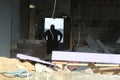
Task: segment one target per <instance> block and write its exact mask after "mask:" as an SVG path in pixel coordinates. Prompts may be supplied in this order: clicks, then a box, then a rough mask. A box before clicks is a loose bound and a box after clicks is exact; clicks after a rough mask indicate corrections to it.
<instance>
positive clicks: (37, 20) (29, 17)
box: [0, 0, 120, 58]
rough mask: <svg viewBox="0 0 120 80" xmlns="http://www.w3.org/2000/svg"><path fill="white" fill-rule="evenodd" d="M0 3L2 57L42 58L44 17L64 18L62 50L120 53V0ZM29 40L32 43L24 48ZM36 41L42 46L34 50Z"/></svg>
mask: <svg viewBox="0 0 120 80" xmlns="http://www.w3.org/2000/svg"><path fill="white" fill-rule="evenodd" d="M0 4H1V8H0V10H1V12H2V13H0V17H1V22H0V26H1V29H0V33H1V34H0V35H1V36H3V37H2V39H1V41H0V44H1V45H0V48H1V50H0V53H1V56H6V57H15V54H16V53H28V54H29V53H30V54H29V55H31V54H32V53H33V54H34V55H32V56H35V57H38V56H39V57H40V58H43V56H42V53H43V54H46V46H45V45H43V44H44V41H43V32H44V30H45V18H54V19H55V18H62V19H64V27H63V33H64V38H63V42H62V43H61V44H60V45H59V50H60V51H75V52H80V51H83V52H98V53H115V54H119V53H120V10H119V8H120V1H119V0H4V1H1V3H0ZM27 41H28V42H30V41H31V44H27V45H26V46H27V47H28V48H25V44H26V43H25V42H27ZM42 41H43V42H42ZM32 42H34V43H35V44H33V43H32ZM37 42H39V45H40V44H41V45H42V46H40V47H35V46H38V44H36V43H37ZM23 44H24V45H23ZM34 52H35V53H34Z"/></svg>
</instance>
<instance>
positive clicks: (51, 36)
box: [44, 25, 62, 54]
mask: <svg viewBox="0 0 120 80" xmlns="http://www.w3.org/2000/svg"><path fill="white" fill-rule="evenodd" d="M58 36H59V37H60V38H59V39H58ZM44 39H45V40H46V41H47V53H48V54H51V53H52V51H53V50H58V45H59V43H60V41H61V40H62V33H61V32H60V31H58V30H56V29H55V26H54V25H51V26H50V30H47V31H46V32H45V33H44Z"/></svg>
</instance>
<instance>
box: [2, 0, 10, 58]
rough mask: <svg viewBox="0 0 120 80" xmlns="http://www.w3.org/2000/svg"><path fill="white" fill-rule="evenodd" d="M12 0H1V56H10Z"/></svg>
mask: <svg viewBox="0 0 120 80" xmlns="http://www.w3.org/2000/svg"><path fill="white" fill-rule="evenodd" d="M11 7H12V6H11V0H0V37H1V38H0V56H6V57H9V56H10V39H11Z"/></svg>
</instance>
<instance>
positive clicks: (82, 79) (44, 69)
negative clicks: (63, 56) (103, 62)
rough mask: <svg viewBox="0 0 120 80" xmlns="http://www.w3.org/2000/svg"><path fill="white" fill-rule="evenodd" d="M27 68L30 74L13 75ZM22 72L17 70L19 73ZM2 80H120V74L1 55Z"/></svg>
mask: <svg viewBox="0 0 120 80" xmlns="http://www.w3.org/2000/svg"><path fill="white" fill-rule="evenodd" d="M23 69H24V70H27V71H28V72H29V74H30V73H32V72H34V73H33V74H32V75H30V76H26V77H21V76H17V75H14V76H11V74H12V75H13V72H14V71H19V70H23ZM6 71H13V72H11V74H10V72H9V75H4V74H2V72H6ZM19 73H20V72H17V74H19ZM0 80H120V76H119V75H105V74H100V73H94V72H93V71H92V69H90V68H87V69H85V70H81V71H70V70H68V69H60V68H57V67H51V66H47V65H43V64H40V63H36V64H35V65H33V64H31V63H30V62H28V61H23V62H21V61H20V60H19V59H15V58H5V57H0Z"/></svg>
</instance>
